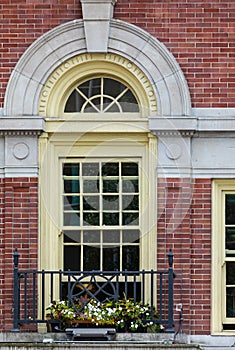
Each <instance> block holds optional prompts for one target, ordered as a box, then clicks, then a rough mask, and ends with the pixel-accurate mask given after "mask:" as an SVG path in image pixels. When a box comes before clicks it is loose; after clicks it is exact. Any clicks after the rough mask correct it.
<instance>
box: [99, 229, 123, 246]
mask: <svg viewBox="0 0 235 350" xmlns="http://www.w3.org/2000/svg"><path fill="white" fill-rule="evenodd" d="M103 242H104V243H118V244H120V231H119V230H109V231H104V232H103Z"/></svg>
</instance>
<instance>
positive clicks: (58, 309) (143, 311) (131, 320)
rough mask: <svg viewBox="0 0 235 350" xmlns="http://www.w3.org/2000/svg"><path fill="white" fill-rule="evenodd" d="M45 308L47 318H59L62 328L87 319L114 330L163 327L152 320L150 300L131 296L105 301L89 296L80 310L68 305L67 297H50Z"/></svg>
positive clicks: (154, 313) (78, 306) (134, 330)
mask: <svg viewBox="0 0 235 350" xmlns="http://www.w3.org/2000/svg"><path fill="white" fill-rule="evenodd" d="M75 307H76V309H80V307H81V304H80V303H78V304H77V305H75ZM47 312H48V316H49V318H50V319H53V320H58V321H60V323H61V328H63V329H64V328H66V327H68V326H71V325H73V324H79V322H81V323H82V322H85V321H86V322H87V323H90V324H92V325H96V326H99V325H105V326H109V325H110V326H115V327H116V328H117V331H131V332H138V331H143V330H144V329H145V330H146V329H147V328H148V329H150V330H151V331H154V332H160V331H161V330H162V328H161V326H160V325H156V324H155V323H154V322H153V321H154V320H157V319H158V315H157V312H156V311H155V309H153V308H151V307H150V305H149V304H145V305H143V304H142V303H141V302H136V303H135V302H134V301H133V299H120V300H118V301H116V302H114V301H106V302H105V303H99V302H97V301H96V300H90V302H89V303H88V304H86V305H85V306H84V308H83V309H82V312H79V313H78V312H76V311H75V310H74V308H72V307H69V306H68V302H67V301H53V302H52V303H51V304H50V305H49V306H48V308H47Z"/></svg>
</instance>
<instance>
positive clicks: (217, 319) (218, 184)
mask: <svg viewBox="0 0 235 350" xmlns="http://www.w3.org/2000/svg"><path fill="white" fill-rule="evenodd" d="M227 193H234V194H235V179H219V180H214V181H213V186H212V288H211V330H212V334H234V333H235V331H234V330H231V331H230V330H223V323H224V324H225V323H229V324H235V318H234V319H231V318H229V320H228V319H226V269H225V267H226V261H235V258H229V257H225V245H224V240H225V232H224V209H225V194H227Z"/></svg>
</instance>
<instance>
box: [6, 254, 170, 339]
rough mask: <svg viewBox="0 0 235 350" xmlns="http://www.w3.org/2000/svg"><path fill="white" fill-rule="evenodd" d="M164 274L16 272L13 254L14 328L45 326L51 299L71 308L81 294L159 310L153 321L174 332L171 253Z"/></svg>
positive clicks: (138, 272)
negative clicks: (62, 302) (138, 302)
mask: <svg viewBox="0 0 235 350" xmlns="http://www.w3.org/2000/svg"><path fill="white" fill-rule="evenodd" d="M168 264H169V266H168V269H167V270H165V271H154V270H150V271H146V270H142V271H97V270H93V271H61V270H60V271H44V270H42V271H36V270H20V269H19V253H18V251H17V249H16V250H15V252H14V289H13V292H14V297H13V298H14V300H13V329H12V331H15V332H18V331H19V329H20V325H23V324H30V323H34V324H39V323H46V322H47V319H46V308H47V306H48V305H49V303H51V302H52V301H54V300H68V303H69V304H70V306H72V307H73V306H74V305H75V303H76V301H77V300H78V298H80V297H81V296H82V295H84V293H86V295H87V296H88V299H87V300H88V301H86V303H87V302H89V300H91V299H95V300H98V301H100V302H102V301H105V300H107V299H108V300H114V301H116V300H118V299H121V298H123V296H125V297H126V298H133V300H134V301H135V302H137V301H141V302H142V303H143V305H144V304H146V303H148V304H149V305H150V307H151V308H152V309H155V308H156V309H157V310H158V318H157V320H156V318H154V317H153V319H152V322H153V323H157V324H162V325H164V326H165V332H169V333H174V328H173V327H174V316H173V314H174V310H173V295H174V293H173V284H174V273H173V253H172V251H171V250H170V252H169V253H168Z"/></svg>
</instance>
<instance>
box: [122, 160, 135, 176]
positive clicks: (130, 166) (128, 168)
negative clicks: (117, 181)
mask: <svg viewBox="0 0 235 350" xmlns="http://www.w3.org/2000/svg"><path fill="white" fill-rule="evenodd" d="M122 176H138V164H137V163H122Z"/></svg>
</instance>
